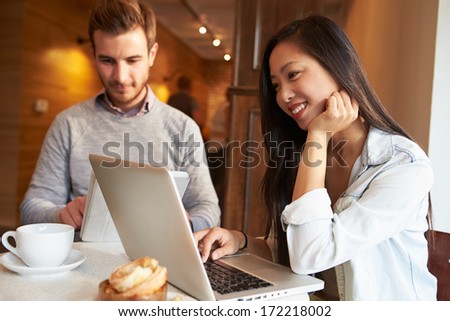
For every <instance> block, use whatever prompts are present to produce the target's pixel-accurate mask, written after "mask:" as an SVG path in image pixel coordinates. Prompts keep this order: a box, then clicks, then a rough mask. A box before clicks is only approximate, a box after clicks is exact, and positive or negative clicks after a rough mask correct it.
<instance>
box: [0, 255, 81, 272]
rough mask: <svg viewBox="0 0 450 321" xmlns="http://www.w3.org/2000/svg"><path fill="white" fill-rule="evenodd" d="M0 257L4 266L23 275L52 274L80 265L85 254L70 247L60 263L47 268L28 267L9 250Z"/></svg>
mask: <svg viewBox="0 0 450 321" xmlns="http://www.w3.org/2000/svg"><path fill="white" fill-rule="evenodd" d="M0 259H1V263H2V264H3V266H4V267H6V268H7V269H9V270H11V271H14V272H16V273H18V274H20V275H23V276H53V275H56V274H61V273H64V272H67V271H70V270H72V269H74V268H76V267H78V266H80V265H81V264H82V263H83V262H84V261H85V260H86V256H85V255H84V254H83V253H81V252H80V251H77V250H73V249H72V250H71V251H70V253H69V256H68V257H67V258H66V260H65V261H64V262H63V263H62V264H61V265H59V266H55V267H49V268H46V267H45V268H44V267H29V266H27V265H26V264H25V263H23V261H22V260H21V259H20V258H19V257H17V256H16V255H14V254H13V253H11V252H9V253H5V254H3V255H2V256H1V257H0Z"/></svg>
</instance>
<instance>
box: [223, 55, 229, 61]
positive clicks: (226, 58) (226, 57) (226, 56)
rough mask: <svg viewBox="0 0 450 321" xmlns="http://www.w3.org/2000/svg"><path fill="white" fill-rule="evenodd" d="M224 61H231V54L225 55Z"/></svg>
mask: <svg viewBox="0 0 450 321" xmlns="http://www.w3.org/2000/svg"><path fill="white" fill-rule="evenodd" d="M223 60H225V61H230V60H231V55H230V54H229V53H226V54H224V55H223Z"/></svg>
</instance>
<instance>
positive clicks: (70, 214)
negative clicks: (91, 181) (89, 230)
mask: <svg viewBox="0 0 450 321" xmlns="http://www.w3.org/2000/svg"><path fill="white" fill-rule="evenodd" d="M85 205H86V195H85V196H79V197H77V198H75V199H74V200H73V201H71V202H69V203H67V205H66V207H64V208H63V209H62V210H61V211H60V212H59V219H60V220H61V223H64V224H69V225H72V226H73V227H74V228H75V229H79V228H80V227H81V222H82V221H83V215H84V207H85Z"/></svg>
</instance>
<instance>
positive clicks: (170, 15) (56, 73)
mask: <svg viewBox="0 0 450 321" xmlns="http://www.w3.org/2000/svg"><path fill="white" fill-rule="evenodd" d="M147 1H148V2H149V3H150V4H151V5H152V6H153V7H154V9H155V12H156V15H157V18H158V25H157V28H158V29H157V42H158V43H159V45H160V46H159V48H160V49H159V52H158V55H157V58H156V62H155V66H154V67H153V68H152V69H151V72H150V80H149V84H150V86H151V87H152V88H153V90H154V91H155V93H156V94H157V96H158V97H159V98H160V99H161V100H163V101H167V98H168V96H169V95H170V94H171V93H173V92H174V91H175V90H176V80H177V78H178V76H179V75H181V74H185V75H187V76H189V77H191V78H192V81H193V90H192V94H193V96H194V97H195V98H196V99H197V100H198V102H199V106H200V110H201V114H202V117H203V120H204V126H203V134H204V136H205V140H206V141H209V143H208V144H207V145H206V147H207V148H208V149H209V152H210V155H214V153H217V152H220V151H221V148H222V147H223V146H227V144H228V143H229V142H233V141H244V140H248V139H250V140H258V139H259V140H260V141H261V137H260V128H259V120H260V118H259V111H258V105H257V85H258V82H257V79H258V78H257V74H258V63H259V59H260V53H261V48H263V46H264V41H265V40H267V38H268V37H269V36H270V34H271V33H273V32H275V31H276V30H277V29H278V28H279V27H281V26H282V25H284V24H285V23H287V22H289V21H290V20H293V19H294V18H296V17H301V16H302V15H305V14H307V13H308V12H311V11H313V12H317V13H321V14H324V15H326V16H328V17H330V18H332V19H333V20H335V21H336V22H337V23H338V24H340V25H341V26H342V27H343V28H344V30H345V31H346V32H347V34H348V35H349V37H350V39H351V40H352V42H353V44H354V46H355V48H356V50H357V52H358V53H359V55H360V57H361V59H362V61H363V64H364V66H365V68H366V71H367V74H368V75H369V78H370V80H371V81H372V84H373V86H374V87H375V90H376V91H377V93H378V94H379V96H380V97H381V99H382V101H383V102H384V103H385V105H386V106H387V108H388V109H389V111H390V112H391V113H392V114H393V116H394V117H395V118H396V119H397V120H398V121H399V122H400V123H401V124H402V125H403V126H404V127H405V128H406V130H407V131H409V132H410V133H411V134H412V136H413V137H414V138H415V139H416V140H417V142H418V143H419V144H420V145H421V147H422V148H423V149H424V150H425V151H427V153H428V155H429V156H430V159H431V161H432V162H433V166H434V170H435V173H436V182H435V186H434V188H433V191H432V200H433V207H434V212H433V215H434V228H435V230H436V231H438V234H439V238H438V239H437V247H438V251H437V252H439V253H438V254H437V255H438V256H439V257H440V259H442V257H445V256H446V259H447V262H446V263H447V266H445V265H443V266H442V267H440V269H443V271H444V272H445V275H446V276H445V278H446V282H447V283H446V284H447V285H446V287H447V290H446V291H447V294H448V292H449V290H448V287H449V286H450V285H449V284H450V283H449V282H450V276H449V269H450V268H449V266H450V264H449V262H448V259H449V256H450V255H449V254H448V251H444V248H445V244H446V243H448V241H450V238H449V235H450V234H449V233H450V198H449V197H448V193H447V190H448V188H447V187H446V184H448V183H447V182H449V181H450V167H449V166H446V161H447V160H448V159H450V155H449V148H448V143H447V140H446V137H447V135H446V134H447V131H446V129H447V128H448V121H450V108H448V99H446V95H445V94H447V92H448V84H449V83H450V79H449V77H450V76H449V75H450V70H449V69H450V65H449V64H450V63H449V62H448V57H450V44H449V42H448V35H449V33H450V1H449V0H303V1H301V0H147ZM94 2H95V0H2V1H1V3H0V26H1V27H0V48H1V49H0V97H2V104H1V106H0V113H1V116H0V124H1V126H0V157H1V161H0V176H1V177H2V179H1V180H2V184H0V208H1V210H0V234H2V233H3V232H4V231H6V230H10V229H14V228H16V227H17V226H18V225H19V211H18V206H19V204H20V202H21V200H22V198H23V196H24V194H25V192H26V189H27V186H28V184H29V181H30V178H31V175H32V173H33V171H34V167H35V164H36V161H37V158H38V155H39V151H40V148H41V144H42V141H43V139H44V136H45V133H46V131H47V129H48V127H49V126H50V124H51V122H52V121H53V119H54V118H55V116H56V115H57V114H58V113H59V112H61V111H62V110H63V109H65V108H67V107H69V106H71V105H73V104H75V103H77V102H79V101H82V100H85V99H87V98H89V97H91V96H93V95H95V94H96V93H97V92H98V91H99V90H100V89H101V84H100V82H99V80H98V77H97V74H96V71H95V68H94V65H93V62H92V59H91V51H90V45H89V43H88V42H87V39H88V35H87V19H88V13H89V8H90V7H91V6H92V4H93V3H94ZM201 25H204V26H206V27H207V28H208V29H209V31H208V32H207V33H206V34H204V35H201V34H199V32H198V28H199V27H200V26H201ZM214 37H217V38H218V39H219V40H221V44H220V45H219V46H217V47H215V46H213V45H212V44H211V42H212V40H213V38H214ZM445 37H447V38H445ZM444 39H445V40H444ZM225 54H229V55H230V59H229V60H228V61H226V60H224V55H225ZM444 57H447V58H444ZM446 89H447V92H446ZM226 148H228V147H226ZM258 152H260V153H262V154H263V151H262V150H259V151H258ZM262 154H261V155H262ZM221 155H222V156H223V155H225V156H226V157H231V158H233V160H232V161H231V163H230V164H231V165H232V166H226V168H225V166H214V168H213V169H211V174H212V177H213V180H214V184H215V187H216V190H217V192H218V195H219V199H220V206H221V209H222V211H223V217H222V222H223V225H224V226H225V227H230V228H240V229H243V230H245V231H247V232H248V233H250V234H252V235H258V233H261V231H263V227H264V220H263V219H258V218H259V217H261V218H262V217H264V208H263V203H262V201H261V197H260V195H259V192H258V187H259V183H260V180H261V177H262V173H263V171H264V167H263V166H260V165H258V166H248V167H242V166H237V165H236V164H237V163H236V162H239V160H240V159H242V151H239V150H238V151H236V150H231V151H228V150H222V154H221ZM216 156H217V155H216ZM244 156H245V155H244ZM261 157H263V156H261ZM417 183H418V184H420V182H417ZM255 218H256V219H255ZM441 256H442V257H441ZM439 264H441V263H439Z"/></svg>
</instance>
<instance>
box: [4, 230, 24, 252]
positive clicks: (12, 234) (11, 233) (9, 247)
mask: <svg viewBox="0 0 450 321" xmlns="http://www.w3.org/2000/svg"><path fill="white" fill-rule="evenodd" d="M16 235H17V233H16V232H15V231H8V232H6V233H4V234H3V235H2V244H3V246H4V247H5V248H6V249H7V250H8V251H10V252H12V253H14V254H15V255H17V256H18V257H20V255H19V253H18V252H17V248H16V247H14V246H12V245H11V244H10V243H9V241H8V238H9V237H12V238H13V239H14V240H16Z"/></svg>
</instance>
